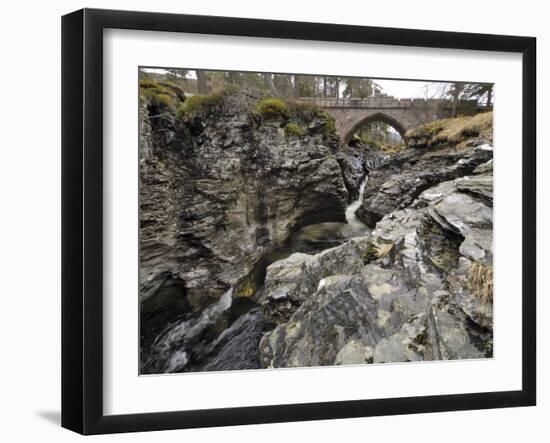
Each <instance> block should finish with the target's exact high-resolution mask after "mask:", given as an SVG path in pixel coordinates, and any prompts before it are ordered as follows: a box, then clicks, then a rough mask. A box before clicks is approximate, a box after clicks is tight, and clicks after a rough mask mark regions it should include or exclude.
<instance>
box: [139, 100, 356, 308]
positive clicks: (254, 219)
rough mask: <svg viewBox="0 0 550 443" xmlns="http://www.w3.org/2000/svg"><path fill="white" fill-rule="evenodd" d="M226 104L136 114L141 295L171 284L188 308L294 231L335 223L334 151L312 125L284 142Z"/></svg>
mask: <svg viewBox="0 0 550 443" xmlns="http://www.w3.org/2000/svg"><path fill="white" fill-rule="evenodd" d="M239 100H242V97H240V98H239ZM230 101H231V98H228V99H227V100H226V109H225V111H222V112H221V113H218V114H216V115H212V114H206V115H201V116H197V117H194V118H191V119H177V118H176V117H175V115H174V113H173V112H169V110H164V112H160V111H161V110H159V109H158V108H155V109H154V112H156V114H154V115H152V114H151V109H150V107H149V108H147V109H144V110H143V112H142V113H141V115H142V121H141V127H140V128H141V150H140V152H141V171H140V177H141V188H140V189H141V192H140V198H141V216H140V229H141V244H140V246H141V263H140V285H141V291H140V292H141V297H142V298H143V299H146V298H148V297H153V296H155V297H158V296H159V291H160V292H162V287H163V285H164V284H165V282H166V281H167V280H170V281H173V280H179V281H180V282H181V285H182V286H183V287H184V288H185V296H186V297H187V298H188V299H189V301H190V303H191V304H192V305H194V306H197V305H201V304H203V303H208V302H209V301H208V300H209V296H210V300H212V299H215V298H216V297H218V296H219V295H220V294H221V293H223V292H224V291H225V290H227V289H228V288H229V287H231V286H234V285H236V284H237V283H238V282H239V281H241V280H242V279H243V277H245V276H246V275H247V274H248V273H249V272H250V271H251V269H252V267H253V265H254V264H255V263H256V262H258V260H259V259H260V258H261V257H262V256H264V255H266V254H268V253H269V252H270V251H271V250H273V249H274V248H276V247H277V246H279V245H281V244H283V243H284V242H285V240H286V239H287V238H288V237H289V235H290V234H291V232H293V231H295V230H297V229H298V228H299V227H301V226H305V225H311V224H315V223H322V222H345V216H344V212H345V208H346V200H347V197H348V193H347V191H346V187H345V185H344V180H343V177H342V173H341V170H340V167H339V164H338V161H337V159H336V156H335V150H336V148H337V146H335V145H334V141H333V140H331V139H330V137H326V136H325V135H324V134H323V132H322V124H318V123H319V122H317V123H316V122H313V123H316V124H313V123H311V122H310V124H309V126H308V128H313V129H310V130H309V133H308V134H307V135H305V136H303V137H288V136H286V135H285V132H284V130H283V129H282V127H281V126H282V122H280V121H258V118H257V117H256V116H254V115H252V114H250V113H248V112H245V111H244V110H243V108H242V107H239V103H237V99H236V98H235V105H234V106H233V105H232V103H231V102H230ZM232 106H233V107H232ZM147 111H149V112H147ZM321 123H322V122H321ZM237 296H238V294H237Z"/></svg>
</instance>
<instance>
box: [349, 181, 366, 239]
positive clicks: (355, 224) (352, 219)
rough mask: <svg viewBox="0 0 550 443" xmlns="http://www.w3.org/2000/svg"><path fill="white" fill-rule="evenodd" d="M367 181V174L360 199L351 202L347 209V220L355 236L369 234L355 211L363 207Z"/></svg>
mask: <svg viewBox="0 0 550 443" xmlns="http://www.w3.org/2000/svg"><path fill="white" fill-rule="evenodd" d="M367 180H368V176H367V175H366V174H365V178H363V181H362V182H361V185H360V186H359V197H357V199H356V200H354V201H353V202H351V203H350V204H349V205H348V207H347V208H346V220H347V222H348V224H349V225H350V227H351V229H352V232H353V235H355V236H358V235H363V234H366V233H367V232H368V228H367V226H366V225H365V224H364V223H363V222H362V221H361V220H359V218H357V216H356V215H355V211H356V210H357V208H359V206H361V203H362V202H363V194H364V193H365V187H366V186H367Z"/></svg>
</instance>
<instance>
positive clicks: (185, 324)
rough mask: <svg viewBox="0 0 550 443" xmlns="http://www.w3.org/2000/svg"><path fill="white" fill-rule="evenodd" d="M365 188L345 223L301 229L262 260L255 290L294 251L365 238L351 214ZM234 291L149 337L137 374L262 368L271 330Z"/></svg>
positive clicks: (364, 230) (362, 227) (251, 304)
mask: <svg viewBox="0 0 550 443" xmlns="http://www.w3.org/2000/svg"><path fill="white" fill-rule="evenodd" d="M366 185H367V177H366V176H365V178H364V179H363V181H362V183H361V185H360V189H359V196H358V198H357V199H356V200H355V201H353V202H352V203H351V204H350V205H349V206H348V207H347V208H346V221H347V224H346V223H321V224H318V225H309V226H305V227H303V228H302V229H300V230H299V231H297V232H296V233H294V234H293V235H292V236H290V238H289V240H288V241H287V242H286V243H285V244H284V245H282V246H281V247H280V248H277V249H276V250H274V251H272V252H271V253H270V254H268V255H266V256H264V257H263V258H262V259H261V260H260V261H259V262H258V263H257V265H256V266H255V268H254V269H253V271H252V272H251V274H250V276H249V278H250V279H251V281H252V282H253V283H254V285H255V287H256V288H257V289H258V290H259V289H261V287H262V286H263V282H264V280H265V274H266V268H267V267H268V266H269V265H270V264H271V263H273V262H275V261H277V260H282V259H284V258H287V257H288V256H290V255H291V254H293V253H294V252H303V253H309V254H315V253H318V252H321V251H322V250H324V249H327V248H331V247H334V246H338V245H339V244H342V243H344V242H345V241H347V240H348V239H349V238H351V237H355V236H360V235H364V234H366V233H367V232H368V228H367V226H366V225H365V224H364V223H363V222H362V221H361V220H359V219H358V218H357V216H356V215H355V211H356V210H357V208H358V207H359V206H360V205H361V202H362V201H363V194H364V192H365V187H366ZM233 292H234V288H230V289H229V290H228V291H227V292H225V293H224V294H223V295H222V296H221V297H220V299H219V300H218V301H216V302H214V303H212V304H211V305H209V306H208V307H206V308H205V309H203V310H202V311H201V312H194V313H181V314H179V315H176V316H174V317H172V318H173V320H172V321H168V322H167V324H165V325H164V324H163V325H161V326H162V327H161V328H160V330H161V332H160V333H158V332H157V334H156V337H155V336H153V337H149V338H148V340H147V342H148V343H150V345H149V346H147V347H146V349H142V350H141V352H142V355H141V373H142V374H159V373H173V372H191V371H204V370H222V369H224V370H231V369H233V370H235V369H254V368H260V362H259V360H258V355H257V349H258V346H259V341H260V339H261V337H262V335H263V334H264V333H265V332H267V331H268V330H270V329H272V328H273V325H270V324H266V323H265V322H264V320H263V317H262V315H261V310H260V307H259V305H258V304H256V303H255V302H254V301H253V300H252V299H251V298H234V297H233ZM160 321H162V322H166V318H165V317H163V318H159V322H160ZM142 324H143V323H142ZM156 330H157V331H158V330H159V328H158V327H157V328H156Z"/></svg>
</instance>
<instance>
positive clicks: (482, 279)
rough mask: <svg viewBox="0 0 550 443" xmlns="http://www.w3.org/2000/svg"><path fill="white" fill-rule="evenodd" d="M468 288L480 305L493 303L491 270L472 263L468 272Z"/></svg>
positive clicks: (489, 267) (488, 267)
mask: <svg viewBox="0 0 550 443" xmlns="http://www.w3.org/2000/svg"><path fill="white" fill-rule="evenodd" d="M468 286H469V288H470V290H471V291H472V292H473V293H474V294H475V295H476V296H477V298H478V299H479V301H480V302H481V303H482V304H489V303H492V302H493V268H492V267H491V266H484V265H482V264H480V263H474V264H473V265H472V266H471V267H470V269H469V270H468Z"/></svg>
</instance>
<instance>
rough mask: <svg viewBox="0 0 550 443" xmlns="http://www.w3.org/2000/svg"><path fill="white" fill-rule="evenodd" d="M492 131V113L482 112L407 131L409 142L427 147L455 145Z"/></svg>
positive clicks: (427, 124) (439, 121)
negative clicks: (421, 143)
mask: <svg viewBox="0 0 550 443" xmlns="http://www.w3.org/2000/svg"><path fill="white" fill-rule="evenodd" d="M492 130H493V113H492V112H484V113H481V114H476V115H474V116H466V117H457V118H446V119H443V120H437V121H434V122H430V123H426V124H425V125H421V126H418V127H416V128H413V129H410V130H409V131H407V134H406V137H407V138H408V139H409V140H418V141H423V142H426V144H428V145H429V146H434V145H439V144H443V143H451V144H453V145H456V144H458V143H460V142H462V141H464V140H466V139H467V138H470V137H477V136H480V135H490V134H491V132H492Z"/></svg>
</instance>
